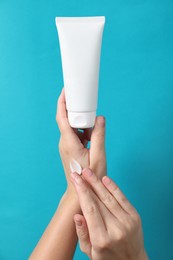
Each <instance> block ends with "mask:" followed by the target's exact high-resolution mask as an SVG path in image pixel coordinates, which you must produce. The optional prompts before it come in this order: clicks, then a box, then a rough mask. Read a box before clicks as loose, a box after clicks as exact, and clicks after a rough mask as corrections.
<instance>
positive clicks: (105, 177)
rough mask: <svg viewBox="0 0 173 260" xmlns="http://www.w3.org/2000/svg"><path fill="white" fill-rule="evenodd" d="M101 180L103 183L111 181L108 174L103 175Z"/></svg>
mask: <svg viewBox="0 0 173 260" xmlns="http://www.w3.org/2000/svg"><path fill="white" fill-rule="evenodd" d="M103 182H104V183H105V184H109V183H110V182H111V180H110V179H109V177H108V176H104V177H103Z"/></svg>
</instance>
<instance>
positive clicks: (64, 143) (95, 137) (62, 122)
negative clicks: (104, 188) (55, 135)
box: [56, 89, 106, 195]
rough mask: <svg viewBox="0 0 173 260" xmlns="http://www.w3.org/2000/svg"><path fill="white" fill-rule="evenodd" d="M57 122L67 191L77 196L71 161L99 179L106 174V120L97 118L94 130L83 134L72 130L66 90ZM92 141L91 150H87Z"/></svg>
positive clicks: (61, 97)
mask: <svg viewBox="0 0 173 260" xmlns="http://www.w3.org/2000/svg"><path fill="white" fill-rule="evenodd" d="M56 120H57V123H58V126H59V129H60V133H61V135H60V141H59V152H60V156H61V160H62V163H63V166H64V171H65V175H66V179H67V184H68V187H67V191H68V192H70V194H71V195H74V194H76V193H75V190H74V187H73V185H72V183H71V181H70V173H71V170H70V161H71V160H72V159H75V160H76V161H77V162H78V163H79V164H80V165H81V166H82V168H87V167H90V168H91V169H92V170H93V171H94V172H95V173H96V174H97V176H98V177H99V178H102V177H103V176H104V175H105V174H106V155H105V145H104V143H105V119H104V117H102V116H99V117H97V118H96V122H95V126H94V128H93V129H92V128H90V129H84V131H83V132H81V131H78V129H73V128H71V126H70V124H69V121H68V118H67V110H66V100H65V93H64V89H63V90H62V92H61V95H60V96H59V99H58V104H57V114H56ZM89 141H91V144H90V148H87V144H88V142H89Z"/></svg>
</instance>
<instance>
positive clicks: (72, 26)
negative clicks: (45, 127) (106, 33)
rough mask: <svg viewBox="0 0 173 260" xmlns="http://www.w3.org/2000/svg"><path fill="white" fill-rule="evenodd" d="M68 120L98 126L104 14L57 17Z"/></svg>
mask: <svg viewBox="0 0 173 260" xmlns="http://www.w3.org/2000/svg"><path fill="white" fill-rule="evenodd" d="M55 21H56V26H57V31H58V36H59V42H60V50H61V60H62V70H63V79H64V88H65V97H66V107H67V111H68V120H69V123H70V125H71V127H74V128H90V127H93V126H94V123H95V117H96V110H97V102H98V82H99V68H100V53H101V44H102V34H103V29H104V24H105V17H104V16H96V17H56V19H55Z"/></svg>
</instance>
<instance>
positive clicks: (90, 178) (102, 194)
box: [82, 168, 124, 218]
mask: <svg viewBox="0 0 173 260" xmlns="http://www.w3.org/2000/svg"><path fill="white" fill-rule="evenodd" d="M82 175H83V176H84V178H85V180H86V181H87V182H88V183H89V184H90V186H91V187H92V189H93V190H94V192H95V193H96V195H97V196H98V197H99V199H100V200H101V202H103V203H104V205H105V206H106V207H107V209H108V210H109V211H110V212H111V213H112V214H113V215H114V216H115V217H117V218H121V216H122V214H124V210H123V208H122V207H121V206H120V204H119V203H118V202H117V200H116V199H115V197H114V196H113V195H112V194H111V193H110V192H109V191H108V189H107V188H106V187H105V186H104V185H103V183H102V181H101V180H100V179H99V178H98V177H97V176H96V175H95V174H94V173H93V172H92V171H91V170H90V169H88V168H86V169H83V171H82Z"/></svg>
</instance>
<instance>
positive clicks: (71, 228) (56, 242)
mask: <svg viewBox="0 0 173 260" xmlns="http://www.w3.org/2000/svg"><path fill="white" fill-rule="evenodd" d="M79 212H80V207H79V204H78V202H77V199H76V197H74V196H71V195H70V194H69V193H65V194H64V196H63V197H62V199H61V201H60V204H59V206H58V209H57V210H56V212H55V214H54V216H53V218H52V220H51V222H50V223H49V225H48V227H47V229H46V230H45V232H44V234H43V235H42V237H41V239H40V241H39V243H38V244H37V246H36V248H35V249H34V251H33V253H32V255H31V256H30V258H29V259H30V260H37V259H39V260H40V259H41V260H44V259H45V260H49V259H50V260H54V259H55V260H57V259H59V260H71V259H72V258H73V255H74V252H75V248H76V244H77V235H76V230H75V224H74V221H73V216H74V215H75V214H76V213H79Z"/></svg>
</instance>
